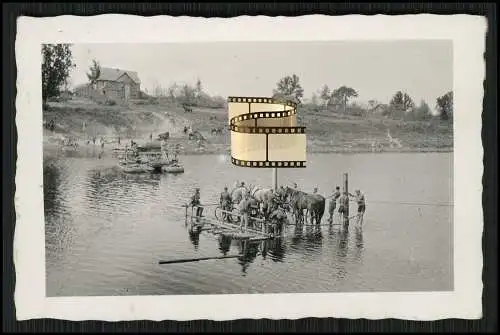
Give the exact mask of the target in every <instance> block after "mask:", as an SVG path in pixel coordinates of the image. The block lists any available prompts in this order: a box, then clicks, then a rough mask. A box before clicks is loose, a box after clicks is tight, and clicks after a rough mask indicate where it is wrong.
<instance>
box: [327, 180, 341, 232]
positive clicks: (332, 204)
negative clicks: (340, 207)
mask: <svg viewBox="0 0 500 335" xmlns="http://www.w3.org/2000/svg"><path fill="white" fill-rule="evenodd" d="M331 198H332V199H331V200H330V206H329V207H328V213H329V214H330V217H329V219H328V221H329V222H330V223H331V222H333V213H334V212H335V207H337V199H338V198H340V187H338V186H337V187H335V191H334V192H333V194H332V195H331Z"/></svg>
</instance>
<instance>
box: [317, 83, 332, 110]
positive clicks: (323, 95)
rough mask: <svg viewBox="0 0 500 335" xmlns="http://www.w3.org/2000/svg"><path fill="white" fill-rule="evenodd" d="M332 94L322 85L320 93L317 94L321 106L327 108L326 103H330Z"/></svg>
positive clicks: (326, 86)
mask: <svg viewBox="0 0 500 335" xmlns="http://www.w3.org/2000/svg"><path fill="white" fill-rule="evenodd" d="M331 95H332V92H330V88H329V87H328V85H326V84H325V85H323V87H322V88H321V91H320V93H319V98H320V99H321V102H322V104H323V107H324V108H325V109H326V106H328V103H329V102H330V98H331Z"/></svg>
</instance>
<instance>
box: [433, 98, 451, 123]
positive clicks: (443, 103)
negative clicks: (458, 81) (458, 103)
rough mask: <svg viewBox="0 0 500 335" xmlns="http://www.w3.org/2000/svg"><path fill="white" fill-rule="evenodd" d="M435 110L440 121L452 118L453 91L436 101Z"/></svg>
mask: <svg viewBox="0 0 500 335" xmlns="http://www.w3.org/2000/svg"><path fill="white" fill-rule="evenodd" d="M436 109H437V110H438V111H439V116H440V117H441V119H442V120H448V119H449V118H450V117H453V91H450V92H448V93H446V94H445V95H443V96H441V97H439V98H437V99H436Z"/></svg>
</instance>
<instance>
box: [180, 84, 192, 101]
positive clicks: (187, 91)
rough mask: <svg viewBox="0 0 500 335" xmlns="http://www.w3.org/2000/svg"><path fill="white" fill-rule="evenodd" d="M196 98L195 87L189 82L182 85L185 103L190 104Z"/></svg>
mask: <svg viewBox="0 0 500 335" xmlns="http://www.w3.org/2000/svg"><path fill="white" fill-rule="evenodd" d="M194 98H195V89H194V88H192V87H191V86H189V85H188V84H184V85H183V86H182V99H183V100H184V103H185V104H190V103H192V102H193V100H194Z"/></svg>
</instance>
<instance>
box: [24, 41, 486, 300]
mask: <svg viewBox="0 0 500 335" xmlns="http://www.w3.org/2000/svg"><path fill="white" fill-rule="evenodd" d="M34 52H37V53H39V54H40V57H39V59H40V62H39V71H40V73H41V82H40V85H39V93H37V94H39V96H40V97H41V101H40V102H39V106H38V107H36V108H38V109H37V110H39V111H40V113H41V115H39V116H36V117H37V118H38V119H39V120H40V129H41V130H40V133H41V134H42V138H43V141H42V157H40V160H41V164H40V165H41V167H42V169H43V187H42V189H43V203H42V204H41V205H42V206H43V246H44V249H43V252H44V256H43V257H44V262H45V263H44V271H45V278H43V281H44V283H43V285H44V287H45V296H46V297H47V298H69V297H110V296H112V297H121V296H183V295H189V296H192V295H194V296H203V295H211V296H212V295H234V294H246V295H252V294H283V293H286V294H290V293H292V294H293V293H301V294H303V293H307V294H309V293H313V294H317V293H377V292H378V293H380V294H383V293H387V292H393V293H423V292H442V293H445V294H448V293H452V292H453V291H454V290H455V289H456V288H457V287H456V285H457V284H456V283H457V282H456V275H455V270H456V269H455V266H456V265H455V264H456V263H455V262H454V259H455V257H456V256H457V255H456V248H457V244H456V240H455V238H454V234H455V229H456V225H457V224H456V222H457V217H456V214H455V213H454V210H455V207H456V202H455V200H456V190H457V186H456V185H457V184H456V182H457V180H456V178H457V176H456V174H455V172H454V166H455V161H456V155H457V150H456V148H457V143H456V122H455V120H456V118H458V117H459V116H456V114H455V108H454V107H455V104H454V98H455V97H456V86H455V85H456V84H454V82H456V81H454V80H455V79H456V78H455V76H456V74H455V72H454V62H455V61H456V59H457V56H456V52H457V50H456V47H454V43H453V40H452V39H451V38H448V39H446V38H434V39H429V38H420V39H418V38H408V39H401V38H399V39H398V38H396V39H372V40H370V39H337V40H314V39H311V40H310V41H293V40H281V41H280V40H264V39H263V40H260V41H259V40H248V41H245V40H241V41H214V42H210V41H193V42H168V41H166V42H160V41H159V42H154V43H153V42H144V43H139V42H123V40H120V41H117V42H105V43H104V42H95V43H93V42H85V41H83V42H79V41H77V42H75V41H56V42H53V43H49V42H47V41H45V42H43V43H39V45H38V50H36V51H34ZM479 53H480V50H479ZM37 59H38V58H37ZM476 84H478V85H481V83H480V82H479V83H476ZM469 112H470V113H476V114H477V113H479V115H480V112H481V110H478V111H469ZM35 113H36V112H35ZM34 140H35V141H36V138H35V139H34ZM41 229H42V228H41ZM25 247H27V248H29V246H25ZM23 248H24V247H23ZM332 299H334V298H332Z"/></svg>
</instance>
